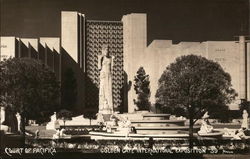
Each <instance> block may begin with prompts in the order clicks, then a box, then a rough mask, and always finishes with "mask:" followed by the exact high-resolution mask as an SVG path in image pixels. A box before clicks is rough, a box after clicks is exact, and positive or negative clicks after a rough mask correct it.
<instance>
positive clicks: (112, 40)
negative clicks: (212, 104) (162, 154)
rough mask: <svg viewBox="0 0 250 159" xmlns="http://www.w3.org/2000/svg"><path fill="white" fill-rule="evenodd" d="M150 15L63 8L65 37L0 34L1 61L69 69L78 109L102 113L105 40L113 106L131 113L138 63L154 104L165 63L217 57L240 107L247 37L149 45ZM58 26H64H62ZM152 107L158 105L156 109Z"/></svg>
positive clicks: (248, 69)
mask: <svg viewBox="0 0 250 159" xmlns="http://www.w3.org/2000/svg"><path fill="white" fill-rule="evenodd" d="M146 16H147V15H146V14H137V13H132V14H128V15H124V16H123V17H122V19H121V21H97V20H89V19H88V18H87V17H86V16H85V15H84V14H81V13H78V12H71V11H63V12H61V37H40V38H19V37H15V35H13V37H1V39H0V44H1V50H0V60H3V59H4V58H8V57H19V58H22V57H29V58H35V59H39V60H41V61H42V62H43V63H44V64H46V65H48V66H49V67H50V68H51V69H53V70H54V71H55V73H56V75H57V78H58V80H60V81H61V83H63V81H64V80H65V78H66V77H65V72H66V71H67V70H68V69H72V70H73V71H74V75H75V78H76V81H77V98H76V99H77V101H76V103H77V104H76V105H77V106H76V107H75V108H72V109H73V110H75V111H76V112H78V113H83V112H84V111H85V110H89V109H96V111H98V110H97V109H98V87H99V71H98V66H97V64H98V54H101V47H102V46H103V45H104V44H107V45H108V47H109V52H110V54H111V55H112V56H114V57H115V58H114V66H113V72H112V74H113V105H114V110H116V111H120V112H129V113H133V112H134V111H135V105H134V102H133V99H136V94H135V91H134V88H133V87H134V86H133V85H134V76H135V75H136V72H137V70H138V68H139V67H140V66H142V67H144V69H145V71H146V73H147V74H149V76H150V89H151V97H150V101H151V103H152V104H153V105H154V104H155V93H156V90H157V88H158V79H159V78H160V76H161V74H162V73H163V71H164V70H165V68H166V66H168V65H169V64H170V63H172V62H174V61H175V59H176V58H177V57H179V56H181V55H188V54H194V55H201V56H204V57H206V58H208V59H211V60H214V61H217V62H218V63H220V64H221V66H222V67H223V68H224V70H225V71H226V72H228V73H230V75H231V77H232V84H233V88H234V89H235V90H236V91H237V93H238V94H239V96H238V98H237V100H236V101H235V102H234V104H231V105H230V108H231V109H238V104H239V103H240V101H241V99H246V100H250V66H249V64H250V56H249V55H250V52H249V51H250V50H249V48H250V45H249V43H248V42H247V41H246V40H245V37H244V36H239V40H238V41H205V42H180V43H178V44H173V43H172V41H171V40H154V41H152V43H151V44H149V45H147V17H146ZM58 29H60V28H58ZM152 109H154V108H152Z"/></svg>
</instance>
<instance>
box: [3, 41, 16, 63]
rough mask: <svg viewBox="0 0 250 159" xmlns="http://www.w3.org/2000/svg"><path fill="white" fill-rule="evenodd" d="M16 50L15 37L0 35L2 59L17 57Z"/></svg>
mask: <svg viewBox="0 0 250 159" xmlns="http://www.w3.org/2000/svg"><path fill="white" fill-rule="evenodd" d="M16 52H17V48H16V38H15V37H0V61H2V60H4V59H8V58H10V57H15V54H16Z"/></svg>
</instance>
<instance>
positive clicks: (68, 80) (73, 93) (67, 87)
mask: <svg viewBox="0 0 250 159" xmlns="http://www.w3.org/2000/svg"><path fill="white" fill-rule="evenodd" d="M76 101H77V81H76V78H75V74H74V71H73V70H72V69H71V68H68V69H67V70H66V71H65V73H64V80H63V82H62V106H63V108H64V109H68V110H71V109H72V108H74V107H75V105H76Z"/></svg>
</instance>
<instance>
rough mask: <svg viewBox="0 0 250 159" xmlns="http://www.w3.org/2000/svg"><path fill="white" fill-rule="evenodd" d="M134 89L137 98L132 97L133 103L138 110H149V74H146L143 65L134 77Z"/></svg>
mask: <svg viewBox="0 0 250 159" xmlns="http://www.w3.org/2000/svg"><path fill="white" fill-rule="evenodd" d="M134 81H135V84H134V89H135V93H136V94H137V100H135V99H134V103H135V104H136V106H137V107H138V109H139V110H149V107H150V102H149V97H150V89H149V84H150V81H149V75H147V74H146V72H145V70H144V68H143V67H140V68H139V69H138V71H137V75H136V76H135V78H134Z"/></svg>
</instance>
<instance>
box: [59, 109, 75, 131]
mask: <svg viewBox="0 0 250 159" xmlns="http://www.w3.org/2000/svg"><path fill="white" fill-rule="evenodd" d="M72 115H73V114H72V112H71V111H69V110H66V109H62V110H60V111H59V112H58V114H57V117H58V118H59V119H62V120H63V125H64V128H65V122H66V121H67V120H72Z"/></svg>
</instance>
